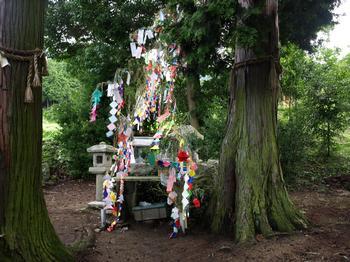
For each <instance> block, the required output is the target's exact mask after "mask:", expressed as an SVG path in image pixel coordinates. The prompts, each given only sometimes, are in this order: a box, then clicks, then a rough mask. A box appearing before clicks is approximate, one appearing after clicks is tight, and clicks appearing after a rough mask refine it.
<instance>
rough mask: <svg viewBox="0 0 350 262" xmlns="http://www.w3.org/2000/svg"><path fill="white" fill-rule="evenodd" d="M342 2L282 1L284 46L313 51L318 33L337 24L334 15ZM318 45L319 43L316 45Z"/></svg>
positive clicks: (281, 37)
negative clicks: (289, 44)
mask: <svg viewBox="0 0 350 262" xmlns="http://www.w3.org/2000/svg"><path fill="white" fill-rule="evenodd" d="M340 2H341V0H308V1H305V0H280V1H279V11H278V14H279V21H280V39H281V42H282V44H283V45H286V44H287V43H288V42H291V43H294V44H296V45H297V46H299V47H300V48H302V49H304V50H308V51H312V48H313V43H312V40H316V38H317V33H318V32H319V31H320V30H322V29H324V28H325V27H327V26H328V27H329V26H332V25H334V24H335V22H334V17H336V16H335V15H334V13H333V11H334V9H335V7H337V6H338V5H339V4H340ZM314 44H318V43H314Z"/></svg>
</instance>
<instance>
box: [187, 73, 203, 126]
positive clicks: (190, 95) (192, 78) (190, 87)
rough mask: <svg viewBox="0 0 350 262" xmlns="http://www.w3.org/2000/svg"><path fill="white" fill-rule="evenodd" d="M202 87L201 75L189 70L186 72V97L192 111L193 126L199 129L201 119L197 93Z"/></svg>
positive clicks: (191, 121) (189, 109) (190, 111)
mask: <svg viewBox="0 0 350 262" xmlns="http://www.w3.org/2000/svg"><path fill="white" fill-rule="evenodd" d="M199 89H200V82H199V75H198V74H196V73H192V72H189V73H187V74H186V97H187V105H188V112H189V113H190V123H191V126H193V127H194V128H196V129H197V130H198V129H199V127H200V126H199V120H198V115H197V105H196V98H195V93H196V91H197V92H198V90H199Z"/></svg>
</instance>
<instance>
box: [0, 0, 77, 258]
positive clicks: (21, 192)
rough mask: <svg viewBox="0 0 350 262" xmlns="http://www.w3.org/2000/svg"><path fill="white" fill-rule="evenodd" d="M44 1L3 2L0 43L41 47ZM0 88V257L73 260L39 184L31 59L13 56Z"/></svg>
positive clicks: (37, 102) (38, 116)
mask: <svg viewBox="0 0 350 262" xmlns="http://www.w3.org/2000/svg"><path fill="white" fill-rule="evenodd" d="M45 6H46V1H44V0H36V1H28V0H0V45H1V46H2V47H7V48H13V49H19V50H33V49H35V48H42V47H43V31H44V28H43V23H44V11H45ZM9 62H10V64H11V66H10V71H11V75H10V76H9V79H8V86H7V87H6V88H4V86H3V87H0V222H1V224H0V258H1V259H0V260H2V261H7V260H9V261H71V260H72V257H71V255H70V254H69V253H68V252H67V251H66V250H65V247H64V246H63V244H62V243H61V242H60V240H59V238H58V237H57V236H56V233H55V231H54V228H53V226H52V224H51V222H50V220H49V217H48V212H47V209H46V206H45V201H44V197H43V191H42V188H41V179H42V178H41V157H42V108H41V99H42V96H41V93H42V90H41V88H33V93H34V103H31V104H26V103H24V94H25V86H26V76H27V72H28V63H26V62H17V61H14V60H9Z"/></svg>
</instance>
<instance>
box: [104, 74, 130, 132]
mask: <svg viewBox="0 0 350 262" xmlns="http://www.w3.org/2000/svg"><path fill="white" fill-rule="evenodd" d="M124 73H125V74H127V80H126V84H127V85H129V84H130V73H129V72H128V71H127V70H117V71H116V73H115V76H114V81H113V82H112V83H109V84H108V88H107V97H110V98H111V100H112V101H111V103H110V104H109V106H110V108H111V110H110V111H109V114H110V117H109V118H108V120H109V122H110V124H109V125H108V126H107V129H108V132H107V133H106V136H107V137H112V136H113V135H114V131H115V130H116V125H115V123H116V122H117V120H118V118H117V116H119V114H120V112H121V110H122V109H123V107H124V104H125V101H124V81H123V74H124Z"/></svg>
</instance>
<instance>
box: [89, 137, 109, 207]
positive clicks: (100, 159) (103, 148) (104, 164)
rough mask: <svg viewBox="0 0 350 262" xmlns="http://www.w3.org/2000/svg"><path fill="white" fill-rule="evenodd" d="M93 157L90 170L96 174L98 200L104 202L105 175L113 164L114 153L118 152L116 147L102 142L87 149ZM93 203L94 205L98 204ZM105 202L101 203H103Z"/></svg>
mask: <svg viewBox="0 0 350 262" xmlns="http://www.w3.org/2000/svg"><path fill="white" fill-rule="evenodd" d="M87 151H88V152H89V153H91V154H92V157H93V166H92V167H90V168H89V172H90V173H92V174H95V175H96V201H97V202H102V199H103V196H102V193H103V188H102V187H103V177H104V176H105V175H106V173H107V172H108V171H109V169H110V168H111V166H112V155H113V154H114V153H115V152H116V148H115V147H113V146H110V145H107V144H106V143H104V142H101V143H100V144H98V145H94V146H92V147H89V148H88V149H87ZM96 204H98V203H96V202H95V204H92V205H93V206H96ZM102 204H103V202H102V203H101V205H102ZM89 205H90V203H89Z"/></svg>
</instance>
